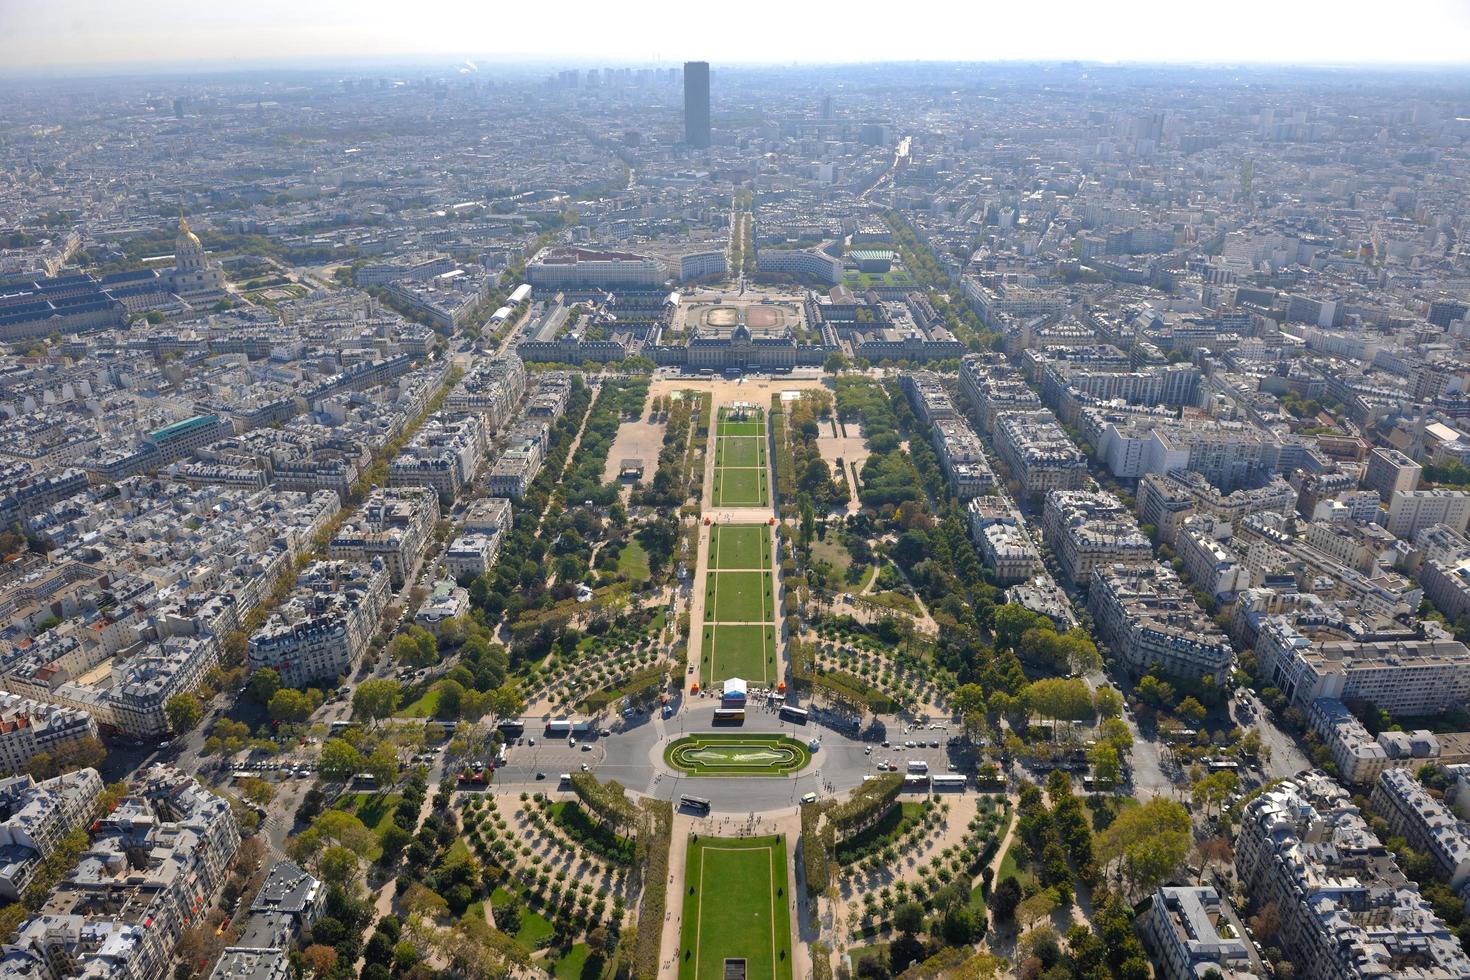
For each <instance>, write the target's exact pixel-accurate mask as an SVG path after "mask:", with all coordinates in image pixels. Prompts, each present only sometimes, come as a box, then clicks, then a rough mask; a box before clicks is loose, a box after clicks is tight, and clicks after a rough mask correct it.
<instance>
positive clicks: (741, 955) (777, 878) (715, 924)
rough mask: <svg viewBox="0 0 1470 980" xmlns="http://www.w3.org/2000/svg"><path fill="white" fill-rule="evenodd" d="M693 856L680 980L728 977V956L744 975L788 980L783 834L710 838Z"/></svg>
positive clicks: (750, 979) (695, 844) (696, 845)
mask: <svg viewBox="0 0 1470 980" xmlns="http://www.w3.org/2000/svg"><path fill="white" fill-rule="evenodd" d="M688 854H689V859H688V866H687V872H686V879H687V881H688V883H689V887H688V888H686V889H685V892H684V926H683V930H682V933H681V935H680V943H679V945H680V950H679V980H724V977H725V961H726V960H731V959H738V960H744V961H745V977H746V980H791V975H792V973H791V948H790V946H791V911H790V898H791V896H790V895H788V894H786V838H784V837H751V838H747V839H743V840H722V839H720V838H715V837H706V838H701V839H700V840H697V841H691V842H690V844H689V852H688ZM706 883H708V888H709V894H708V895H706V894H705V888H706Z"/></svg>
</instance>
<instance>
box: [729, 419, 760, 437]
mask: <svg viewBox="0 0 1470 980" xmlns="http://www.w3.org/2000/svg"><path fill="white" fill-rule="evenodd" d="M719 434H720V435H722V436H764V435H765V434H766V423H765V421H764V420H759V421H754V422H720V424H719Z"/></svg>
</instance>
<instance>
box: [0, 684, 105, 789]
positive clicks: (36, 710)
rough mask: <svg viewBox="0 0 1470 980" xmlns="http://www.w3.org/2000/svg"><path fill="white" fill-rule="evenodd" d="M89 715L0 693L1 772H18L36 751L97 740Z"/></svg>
mask: <svg viewBox="0 0 1470 980" xmlns="http://www.w3.org/2000/svg"><path fill="white" fill-rule="evenodd" d="M96 736H97V720H96V719H95V718H93V717H92V715H91V713H90V712H87V711H82V710H80V709H77V708H67V707H63V706H61V705H56V704H47V703H46V702H44V701H33V700H31V699H30V698H24V697H21V696H20V695H17V694H3V693H0V770H3V771H5V772H12V773H18V772H21V771H23V770H24V769H25V767H26V764H27V763H28V762H30V761H31V759H32V757H34V756H35V755H36V754H37V753H39V752H52V753H54V752H55V751H56V750H57V749H61V748H64V747H66V746H69V745H74V744H75V743H77V742H79V741H81V740H82V739H84V738H96Z"/></svg>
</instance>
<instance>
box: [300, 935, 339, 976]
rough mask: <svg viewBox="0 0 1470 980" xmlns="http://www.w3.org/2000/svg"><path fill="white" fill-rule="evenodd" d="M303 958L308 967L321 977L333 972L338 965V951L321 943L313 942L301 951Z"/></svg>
mask: <svg viewBox="0 0 1470 980" xmlns="http://www.w3.org/2000/svg"><path fill="white" fill-rule="evenodd" d="M301 958H302V959H303V960H305V961H306V967H307V969H309V970H310V971H311V972H312V973H315V974H316V975H317V976H319V977H324V976H326V975H327V974H329V973H331V972H332V970H333V969H335V968H336V966H337V951H336V950H335V949H333V948H332V947H330V946H323V945H322V944H321V943H312V944H311V945H310V946H308V947H306V949H304V950H302V951H301Z"/></svg>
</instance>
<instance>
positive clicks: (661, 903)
mask: <svg viewBox="0 0 1470 980" xmlns="http://www.w3.org/2000/svg"><path fill="white" fill-rule="evenodd" d="M643 810H644V812H645V813H646V814H648V817H649V820H648V823H649V824H650V828H649V830H648V831H647V832H646V833H642V834H639V835H638V845H639V846H638V850H639V851H640V853H639V855H638V857H639V860H638V861H637V862H636V863H635V865H634V867H635V868H639V867H641V868H643V869H644V870H643V894H642V895H640V896H639V898H638V940H637V945H636V946H635V947H634V952H633V976H634V977H635V978H637V980H657V977H658V967H659V946H660V944H661V943H662V941H663V921H664V908H665V906H666V905H667V904H668V897H669V896H668V890H669V847H670V845H671V844H672V843H673V838H674V804H672V803H670V802H669V801H668V800H644V801H643Z"/></svg>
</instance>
